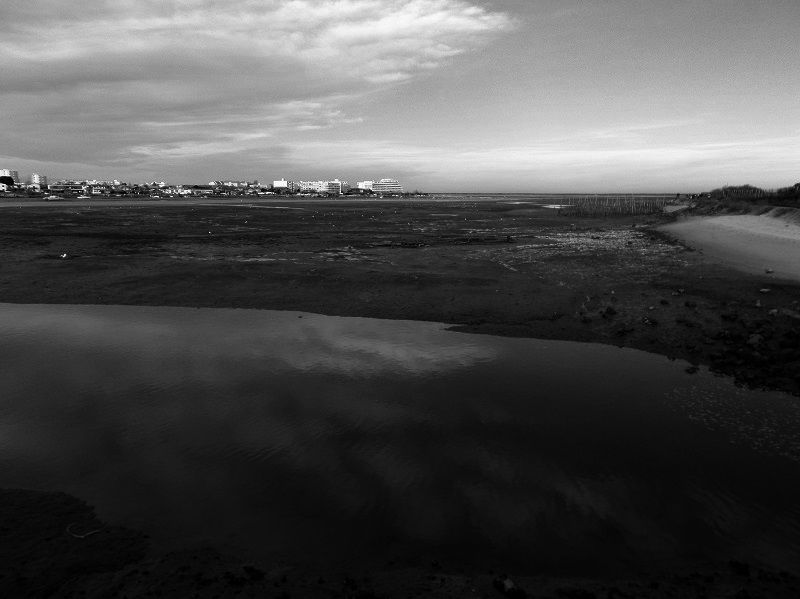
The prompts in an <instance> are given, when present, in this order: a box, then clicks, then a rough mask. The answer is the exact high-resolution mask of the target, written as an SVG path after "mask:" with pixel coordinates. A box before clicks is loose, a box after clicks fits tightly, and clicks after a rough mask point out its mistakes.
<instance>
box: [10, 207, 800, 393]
mask: <svg viewBox="0 0 800 599" xmlns="http://www.w3.org/2000/svg"><path fill="white" fill-rule="evenodd" d="M0 218H2V222H3V227H2V231H0V250H1V251H2V254H3V261H2V263H1V264H0V302H18V303H71V304H133V305H168V306H197V307H233V308H236V307H241V308H264V309H286V310H301V311H307V312H317V313H322V314H329V315H339V316H366V317H377V318H393V319H413V320H427V321H438V322H444V323H449V324H452V325H453V326H454V327H456V328H458V329H461V330H467V331H470V332H478V333H489V334H500V335H513V336H527V337H538V338H551V339H567V340H579V341H590V342H598V343H608V344H613V345H619V346H628V347H634V348H638V349H644V350H646V351H651V352H655V353H661V354H664V355H667V356H670V357H675V358H682V359H686V360H688V361H689V362H691V363H692V364H695V365H701V364H702V365H707V366H709V367H711V368H712V369H714V370H717V371H720V372H723V373H727V374H730V375H732V376H736V377H737V379H738V380H739V381H740V382H742V383H745V384H751V385H757V386H767V387H770V388H775V389H780V390H784V391H787V392H790V393H800V378H799V377H800V349H799V347H800V305H798V299H800V293H798V291H800V285H798V284H797V283H796V282H792V281H791V280H787V279H786V278H777V277H776V275H775V274H768V273H767V272H766V271H764V270H760V271H755V272H750V273H742V272H740V271H738V270H736V269H734V268H731V267H729V266H726V265H725V264H724V263H720V262H719V261H715V260H711V259H709V258H707V257H706V256H705V255H703V254H701V253H699V252H695V251H693V250H692V248H691V247H687V246H685V245H683V244H681V243H680V242H678V241H676V240H674V239H673V238H672V237H671V236H670V235H668V234H667V233H666V232H663V231H660V230H657V228H656V227H657V226H658V225H662V224H666V223H668V222H671V221H672V218H671V217H669V216H666V215H665V216H650V217H646V216H639V217H617V218H583V219H580V218H575V217H564V216H560V215H559V214H558V211H556V210H551V209H547V208H543V207H540V206H536V205H535V204H532V203H520V202H517V201H471V200H463V201H450V202H443V201H430V200H420V201H409V200H402V201H346V200H332V201H322V200H320V201H297V200H291V199H286V200H284V201H267V202H263V201H262V202H240V201H238V200H228V201H217V202H213V201H212V202H198V203H185V202H181V203H177V204H171V203H169V202H158V203H154V202H139V203H130V202H125V201H120V200H111V201H105V202H95V201H87V202H85V203H83V204H77V203H68V202H57V203H55V202H54V203H52V205H46V206H41V205H32V206H26V205H18V204H14V205H5V206H3V207H2V208H0ZM747 245H748V247H750V246H752V244H747Z"/></svg>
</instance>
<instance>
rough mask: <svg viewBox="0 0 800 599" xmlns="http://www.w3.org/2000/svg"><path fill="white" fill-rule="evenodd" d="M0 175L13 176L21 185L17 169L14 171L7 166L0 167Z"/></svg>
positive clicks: (15, 181)
mask: <svg viewBox="0 0 800 599" xmlns="http://www.w3.org/2000/svg"><path fill="white" fill-rule="evenodd" d="M0 177H11V178H12V179H14V183H16V184H17V185H19V173H18V172H17V171H12V170H9V169H7V168H0Z"/></svg>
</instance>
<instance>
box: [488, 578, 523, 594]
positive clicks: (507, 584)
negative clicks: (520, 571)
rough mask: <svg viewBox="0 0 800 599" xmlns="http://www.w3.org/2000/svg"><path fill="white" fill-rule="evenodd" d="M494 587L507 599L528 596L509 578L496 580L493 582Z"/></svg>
mask: <svg viewBox="0 0 800 599" xmlns="http://www.w3.org/2000/svg"><path fill="white" fill-rule="evenodd" d="M492 586H493V587H494V588H495V589H496V590H497V591H498V592H499V593H502V594H503V595H505V596H506V597H512V598H524V597H527V596H528V594H527V593H526V592H525V591H523V590H522V589H521V588H519V587H518V586H517V585H516V584H514V581H513V580H511V579H510V578H509V577H508V576H504V577H503V578H495V579H494V580H493V581H492Z"/></svg>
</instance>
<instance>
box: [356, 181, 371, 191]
mask: <svg viewBox="0 0 800 599" xmlns="http://www.w3.org/2000/svg"><path fill="white" fill-rule="evenodd" d="M373 185H375V181H358V182H357V183H356V189H363V190H364V191H372V186H373Z"/></svg>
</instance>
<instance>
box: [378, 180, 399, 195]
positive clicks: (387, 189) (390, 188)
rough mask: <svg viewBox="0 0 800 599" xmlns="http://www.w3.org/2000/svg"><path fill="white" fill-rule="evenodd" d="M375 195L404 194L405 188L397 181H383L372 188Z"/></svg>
mask: <svg viewBox="0 0 800 599" xmlns="http://www.w3.org/2000/svg"><path fill="white" fill-rule="evenodd" d="M372 190H373V191H374V192H375V193H403V186H402V185H400V183H398V182H397V180H396V179H381V180H380V181H378V182H377V183H375V184H374V185H373V186H372Z"/></svg>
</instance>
